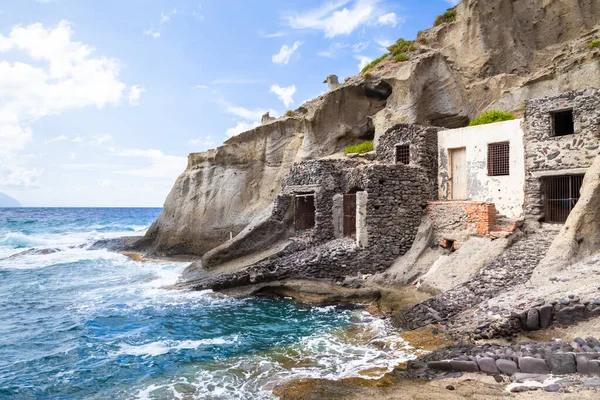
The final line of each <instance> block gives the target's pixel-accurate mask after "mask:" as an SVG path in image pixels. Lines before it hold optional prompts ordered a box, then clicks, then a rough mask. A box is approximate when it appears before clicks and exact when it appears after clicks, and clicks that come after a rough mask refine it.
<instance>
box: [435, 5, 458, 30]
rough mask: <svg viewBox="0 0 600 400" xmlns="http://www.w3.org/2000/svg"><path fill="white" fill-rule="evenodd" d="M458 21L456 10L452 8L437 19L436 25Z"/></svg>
mask: <svg viewBox="0 0 600 400" xmlns="http://www.w3.org/2000/svg"><path fill="white" fill-rule="evenodd" d="M453 21H456V8H451V9H449V10H447V11H446V12H445V13H443V14H440V15H438V16H437V18H436V19H435V22H434V25H435V26H438V25H441V24H445V23H446V22H453Z"/></svg>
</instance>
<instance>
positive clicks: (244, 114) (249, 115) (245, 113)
mask: <svg viewBox="0 0 600 400" xmlns="http://www.w3.org/2000/svg"><path fill="white" fill-rule="evenodd" d="M267 111H269V110H264V109H256V110H249V109H247V108H245V107H238V106H234V105H228V106H227V112H228V113H230V114H233V115H237V116H238V117H240V118H243V119H249V120H252V121H255V120H256V121H259V120H260V119H261V117H262V116H263V115H264V113H266V112H267Z"/></svg>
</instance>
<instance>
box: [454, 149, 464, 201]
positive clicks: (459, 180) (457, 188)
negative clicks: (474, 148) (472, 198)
mask: <svg viewBox="0 0 600 400" xmlns="http://www.w3.org/2000/svg"><path fill="white" fill-rule="evenodd" d="M450 171H451V174H452V176H451V180H450V182H451V185H450V198H451V200H466V199H467V149H466V148H465V147H461V148H459V149H451V150H450Z"/></svg>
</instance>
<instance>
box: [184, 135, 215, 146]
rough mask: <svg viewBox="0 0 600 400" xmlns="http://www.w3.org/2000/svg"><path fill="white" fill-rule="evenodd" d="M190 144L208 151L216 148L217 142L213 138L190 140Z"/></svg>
mask: <svg viewBox="0 0 600 400" xmlns="http://www.w3.org/2000/svg"><path fill="white" fill-rule="evenodd" d="M188 143H189V144H191V145H193V146H200V147H203V148H207V149H208V148H212V147H214V146H215V141H214V140H213V138H212V136H205V137H202V138H194V139H190V140H188Z"/></svg>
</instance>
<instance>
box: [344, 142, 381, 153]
mask: <svg viewBox="0 0 600 400" xmlns="http://www.w3.org/2000/svg"><path fill="white" fill-rule="evenodd" d="M373 150H375V147H374V146H373V142H369V141H364V142H362V143H361V144H357V145H356V146H350V147H348V148H347V149H346V150H344V154H363V153H367V152H369V151H373Z"/></svg>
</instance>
